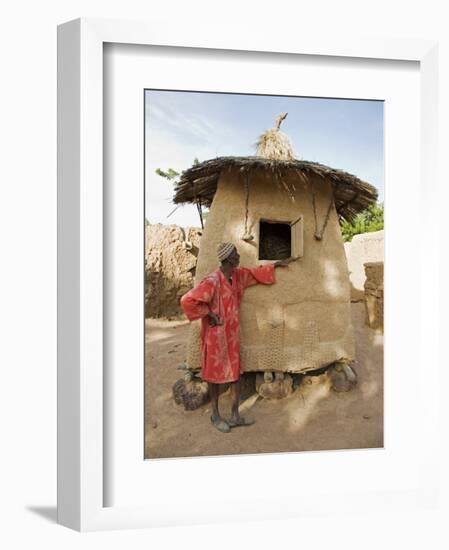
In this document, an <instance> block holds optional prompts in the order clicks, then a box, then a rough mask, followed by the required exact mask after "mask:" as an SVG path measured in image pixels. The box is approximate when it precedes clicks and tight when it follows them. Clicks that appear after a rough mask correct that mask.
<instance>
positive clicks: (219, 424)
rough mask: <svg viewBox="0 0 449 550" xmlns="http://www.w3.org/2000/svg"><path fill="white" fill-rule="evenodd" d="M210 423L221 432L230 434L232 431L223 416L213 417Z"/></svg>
mask: <svg viewBox="0 0 449 550" xmlns="http://www.w3.org/2000/svg"><path fill="white" fill-rule="evenodd" d="M210 421H211V422H212V424H213V425H214V426H215V427H216V428H217V430H218V431H219V432H223V433H228V432H230V431H231V428H230V427H229V424H228V423H227V422H226V420H223V418H221V416H211V417H210Z"/></svg>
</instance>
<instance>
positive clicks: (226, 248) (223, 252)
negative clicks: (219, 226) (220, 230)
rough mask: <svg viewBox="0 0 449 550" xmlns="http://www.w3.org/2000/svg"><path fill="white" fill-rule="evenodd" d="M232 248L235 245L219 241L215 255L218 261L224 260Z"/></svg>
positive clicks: (233, 248)
mask: <svg viewBox="0 0 449 550" xmlns="http://www.w3.org/2000/svg"><path fill="white" fill-rule="evenodd" d="M234 250H235V246H234V245H233V244H232V243H220V244H219V245H218V246H217V256H218V259H219V260H220V262H223V261H224V260H226V258H228V257H229V256H230V255H231V254H232V252H233V251H234Z"/></svg>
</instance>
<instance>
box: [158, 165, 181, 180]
mask: <svg viewBox="0 0 449 550" xmlns="http://www.w3.org/2000/svg"><path fill="white" fill-rule="evenodd" d="M155 172H156V174H157V175H158V176H161V177H162V178H165V179H167V180H169V181H172V180H174V179H175V178H177V177H178V176H179V172H176V170H173V168H169V169H168V170H167V171H166V172H164V170H161V169H160V168H156V170H155Z"/></svg>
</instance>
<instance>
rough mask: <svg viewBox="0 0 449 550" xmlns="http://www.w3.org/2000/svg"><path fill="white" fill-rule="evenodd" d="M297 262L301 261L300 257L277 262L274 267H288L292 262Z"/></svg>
mask: <svg viewBox="0 0 449 550" xmlns="http://www.w3.org/2000/svg"><path fill="white" fill-rule="evenodd" d="M296 260H299V256H295V257H291V256H290V258H286V259H285V260H277V261H276V262H274V267H287V266H288V265H289V264H291V263H292V262H296Z"/></svg>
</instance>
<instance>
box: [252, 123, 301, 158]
mask: <svg viewBox="0 0 449 550" xmlns="http://www.w3.org/2000/svg"><path fill="white" fill-rule="evenodd" d="M286 117H287V113H283V114H282V115H279V116H278V118H277V120H276V126H275V127H274V128H270V129H269V130H267V131H266V132H264V133H263V134H262V135H261V136H259V139H258V140H257V143H256V147H257V156H259V157H262V158H265V159H271V160H293V159H294V158H295V155H294V152H293V148H292V146H291V144H290V140H289V139H288V137H287V136H286V135H285V134H284V133H283V132H281V131H280V129H279V128H280V126H281V123H282V121H283V120H285V118H286Z"/></svg>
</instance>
